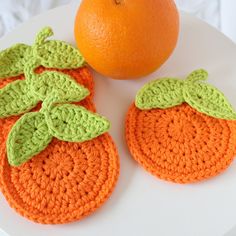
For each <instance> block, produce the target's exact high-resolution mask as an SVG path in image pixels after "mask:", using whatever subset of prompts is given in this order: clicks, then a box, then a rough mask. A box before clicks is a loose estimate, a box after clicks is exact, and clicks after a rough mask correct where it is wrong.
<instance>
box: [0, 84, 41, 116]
mask: <svg viewBox="0 0 236 236" xmlns="http://www.w3.org/2000/svg"><path fill="white" fill-rule="evenodd" d="M39 101H40V100H39V98H37V96H34V94H32V93H31V91H30V90H29V86H28V84H27V82H26V81H25V80H16V81H14V82H12V83H10V84H7V85H6V86H5V87H3V88H2V89H0V118H4V117H8V116H12V115H19V114H22V113H25V112H27V111H29V110H31V109H32V108H34V107H35V106H36V105H37V104H38V102H39Z"/></svg>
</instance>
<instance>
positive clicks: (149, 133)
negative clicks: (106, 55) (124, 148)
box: [126, 104, 236, 183]
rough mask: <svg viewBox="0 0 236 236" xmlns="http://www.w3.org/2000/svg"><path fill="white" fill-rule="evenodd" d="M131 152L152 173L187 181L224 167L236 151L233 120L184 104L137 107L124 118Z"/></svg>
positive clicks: (131, 108) (214, 173) (170, 179)
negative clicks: (214, 115) (148, 107)
mask: <svg viewBox="0 0 236 236" xmlns="http://www.w3.org/2000/svg"><path fill="white" fill-rule="evenodd" d="M126 140H127V144H128V147H129V150H130V152H131V155H132V156H133V157H134V159H135V160H136V161H138V162H139V163H140V164H141V165H142V166H143V167H144V168H145V169H146V170H147V171H149V172H151V173H152V174H153V175H155V176H157V177H159V178H161V179H165V180H168V181H172V182H177V183H191V182H196V181H200V180H203V179H207V178H210V177H213V176H215V175H217V174H219V173H220V172H222V171H223V170H225V169H226V168H227V167H228V166H229V165H230V163H231V162H232V161H233V159H234V156H235V154H236V122H235V121H227V120H222V119H216V118H212V117H209V116H206V115H204V114H201V113H199V112H198V111H196V110H194V109H193V108H191V107H190V106H189V105H187V104H182V105H180V106H176V107H173V108H169V109H164V110H162V109H152V110H139V109H138V108H136V106H135V105H134V104H132V105H131V107H130V109H129V111H128V114H127V119H126Z"/></svg>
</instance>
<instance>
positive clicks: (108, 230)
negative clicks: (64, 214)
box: [0, 5, 236, 236]
mask: <svg viewBox="0 0 236 236" xmlns="http://www.w3.org/2000/svg"><path fill="white" fill-rule="evenodd" d="M75 10H76V7H75V6H73V5H71V6H64V7H61V8H58V9H56V10H53V11H51V12H48V13H46V14H43V15H41V16H38V17H36V18H34V19H32V20H31V21H30V22H28V23H26V24H24V25H22V26H21V27H20V28H18V29H16V30H15V31H14V32H13V33H11V34H10V35H8V36H6V37H5V38H3V39H2V40H0V49H3V48H6V47H8V46H10V45H11V44H13V43H16V42H19V41H22V42H25V43H31V42H32V41H33V38H34V36H35V34H36V32H38V31H39V29H40V28H41V27H43V26H45V25H51V26H52V27H53V29H54V31H55V37H56V38H57V39H62V40H65V41H68V42H71V43H74V39H73V19H74V13H75ZM181 22H182V23H181V34H180V40H179V43H178V47H177V49H176V50H175V52H174V54H173V56H172V57H171V58H170V59H169V60H168V62H167V63H166V64H165V65H164V66H163V67H162V68H161V69H160V70H159V71H157V72H155V73H154V74H152V75H150V76H148V77H146V78H144V79H142V80H136V81H115V80H111V79H107V78H104V77H102V76H100V75H98V74H96V73H94V74H95V83H96V95H95V103H96V106H97V108H98V112H99V113H101V114H103V115H105V116H107V117H108V118H109V119H110V120H111V122H112V129H111V132H110V133H111V135H112V136H113V138H114V140H115V142H116V144H117V147H118V150H119V154H120V161H121V175H120V178H119V181H118V184H117V187H116V189H115V191H114V193H113V194H112V196H111V198H110V199H109V201H108V202H107V203H106V204H105V205H104V206H103V207H101V208H100V209H99V210H98V211H97V212H96V213H95V214H93V215H92V216H90V217H88V218H86V219H84V220H82V221H80V222H77V223H73V224H68V225H59V226H46V225H39V224H35V223H32V222H30V221H28V220H26V219H24V218H22V217H21V216H19V215H18V214H16V213H15V212H14V210H12V209H11V208H10V207H9V206H8V205H7V203H6V201H5V199H4V198H3V196H2V195H0V227H1V228H2V229H3V230H5V231H6V232H7V233H8V234H9V235H11V236H25V235H26V233H27V235H31V236H41V235H43V236H64V235H66V236H72V235H73V236H74V235H82V236H94V235H104V236H111V235H112V236H120V235H135V236H143V235H148V236H149V235H150V236H152V235H155V236H156V235H160V236H222V235H223V234H224V233H226V232H227V231H228V230H230V229H231V228H232V227H233V226H234V225H235V224H236V205H235V199H236V162H234V163H233V164H232V165H231V166H230V168H229V169H228V170H227V171H226V172H225V173H224V174H222V175H220V176H218V177H215V178H213V179H211V180H208V181H205V182H201V183H199V184H193V185H178V184H172V183H169V182H165V181H161V180H159V179H157V178H155V177H153V176H151V175H150V174H149V173H147V172H146V171H144V170H143V169H142V168H141V167H140V166H139V165H138V164H136V162H134V161H133V160H132V158H131V156H130V155H129V152H128V150H127V147H126V145H125V141H124V132H123V131H124V118H125V113H126V111H127V109H128V107H129V104H130V103H131V102H132V100H133V99H134V96H135V94H136V92H137V90H138V89H139V88H140V87H141V86H142V85H143V84H145V83H147V82H148V81H149V80H151V79H154V78H156V77H162V76H178V77H184V76H186V75H187V74H188V73H189V72H191V71H192V70H194V69H197V68H202V67H203V68H205V69H207V70H208V71H209V73H210V79H209V81H210V82H211V83H212V84H214V85H216V86H217V87H219V88H220V89H221V90H222V91H223V92H225V94H226V95H227V97H228V98H229V100H230V101H231V102H232V104H233V105H234V107H236V99H235V91H236V66H235V62H236V46H235V45H234V44H233V43H232V42H231V41H230V40H228V39H227V38H226V37H225V36H224V35H222V34H221V33H219V32H218V31H216V30H215V29H213V28H211V27H210V26H208V25H207V24H205V23H203V22H202V21H200V20H198V19H196V18H195V17H192V16H190V15H187V14H182V17H181Z"/></svg>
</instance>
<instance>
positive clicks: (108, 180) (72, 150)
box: [0, 68, 119, 224]
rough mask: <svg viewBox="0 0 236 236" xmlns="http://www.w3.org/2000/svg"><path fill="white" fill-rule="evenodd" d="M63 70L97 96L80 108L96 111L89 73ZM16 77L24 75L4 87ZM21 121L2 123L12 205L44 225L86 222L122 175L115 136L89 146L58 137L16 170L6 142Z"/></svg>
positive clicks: (3, 175) (0, 175)
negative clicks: (114, 140)
mask: <svg viewBox="0 0 236 236" xmlns="http://www.w3.org/2000/svg"><path fill="white" fill-rule="evenodd" d="M43 70H44V69H43V68H39V69H37V71H38V72H39V73H40V72H42V71H43ZM63 72H64V73H67V74H69V75H71V76H72V77H74V78H75V79H76V81H78V82H79V83H81V84H83V85H84V86H86V87H87V88H88V89H89V90H90V91H91V94H92V95H90V96H89V97H88V98H86V99H85V100H84V101H82V102H80V103H79V104H80V105H83V106H85V107H86V108H87V109H89V110H92V111H95V107H94V105H93V103H92V101H91V98H92V96H93V79H92V77H91V74H90V72H89V70H88V69H87V68H81V69H76V70H63ZM16 79H24V77H23V76H20V77H19V76H18V77H14V78H9V79H4V80H0V87H3V86H5V85H6V84H7V83H9V82H12V81H13V80H16ZM39 107H40V105H39V106H38V108H39ZM38 108H35V109H38ZM18 118H19V116H15V117H9V118H5V119H0V188H1V190H2V192H3V194H4V196H5V197H6V199H7V201H8V203H9V205H10V206H11V207H12V208H14V209H15V210H16V211H17V212H18V213H19V214H21V215H22V216H24V217H27V218H28V219H30V220H33V221H35V222H38V223H43V224H63V223H68V222H72V221H75V220H80V219H81V218H83V217H84V216H86V215H88V214H91V213H92V212H94V211H95V210H96V209H97V208H98V207H100V206H101V205H102V204H103V203H104V202H105V201H106V199H107V198H108V197H109V196H110V194H111V192H112V191H113V189H114V186H115V184H116V182H117V178H118V174H119V161H118V153H117V150H116V147H115V145H114V143H113V141H112V138H111V137H110V135H109V134H107V133H106V134H103V135H101V136H99V137H97V138H95V139H93V140H90V141H86V142H83V143H71V142H64V141H60V140H58V139H56V138H54V139H53V141H52V142H51V143H50V145H49V146H48V147H47V148H46V149H45V150H44V151H42V152H41V153H39V154H38V155H36V156H35V157H34V158H32V159H31V160H30V161H28V162H27V163H24V164H23V165H21V166H20V167H11V166H10V165H9V163H8V161H7V156H6V145H5V143H6V139H7V136H8V133H9V131H10V130H11V127H12V126H13V124H14V123H15V122H16V120H17V119H18Z"/></svg>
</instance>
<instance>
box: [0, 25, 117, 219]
mask: <svg viewBox="0 0 236 236" xmlns="http://www.w3.org/2000/svg"><path fill="white" fill-rule="evenodd" d="M51 35H52V30H51V29H50V28H45V29H43V30H42V31H41V32H40V33H39V34H38V36H37V38H36V41H35V44H34V45H33V46H32V47H30V46H28V45H23V44H17V45H15V46H13V47H11V48H9V49H6V50H4V51H3V52H1V53H0V78H1V79H0V118H1V119H0V188H1V191H2V192H3V194H4V196H5V197H6V199H7V201H8V202H9V204H10V206H11V207H12V208H14V209H15V210H16V211H17V212H18V213H20V214H21V215H22V216H24V217H27V218H29V219H30V220H33V221H35V222H39V223H44V224H62V223H68V222H71V221H75V220H79V219H81V218H82V217H84V216H86V215H88V214H90V213H92V212H94V211H95V210H96V209H97V208H98V207H100V206H101V205H102V204H103V203H104V202H105V200H106V199H107V198H108V197H109V196H110V194H111V192H112V191H113V189H114V186H115V183H116V181H117V178H118V174H119V161H118V153H117V150H116V147H115V145H114V143H113V141H112V138H111V137H110V135H109V134H108V133H107V131H108V129H109V127H110V123H109V121H108V120H107V119H105V118H104V117H102V116H100V115H98V114H96V113H94V112H95V107H94V105H93V102H92V99H93V79H92V76H91V74H90V72H89V70H88V69H87V68H86V67H84V60H83V58H82V57H81V55H80V53H79V52H78V50H76V49H75V48H73V47H72V46H70V45H69V44H67V43H65V42H62V41H56V40H47V38H48V37H49V36H51ZM50 68H51V69H50ZM55 68H56V69H55ZM32 109H33V110H32ZM30 110H31V112H29V111H30ZM21 114H23V115H21Z"/></svg>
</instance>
